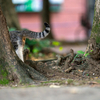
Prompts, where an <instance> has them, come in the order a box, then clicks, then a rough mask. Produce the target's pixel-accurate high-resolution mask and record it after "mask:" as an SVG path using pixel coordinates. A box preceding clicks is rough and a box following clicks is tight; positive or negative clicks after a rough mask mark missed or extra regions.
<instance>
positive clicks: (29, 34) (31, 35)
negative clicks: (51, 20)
mask: <svg viewBox="0 0 100 100" xmlns="http://www.w3.org/2000/svg"><path fill="white" fill-rule="evenodd" d="M44 25H45V30H44V31H42V32H33V31H29V30H23V31H22V33H23V36H24V37H26V38H30V39H34V38H35V39H42V38H45V37H46V36H47V35H48V34H49V33H50V26H49V25H48V24H47V23H44Z"/></svg>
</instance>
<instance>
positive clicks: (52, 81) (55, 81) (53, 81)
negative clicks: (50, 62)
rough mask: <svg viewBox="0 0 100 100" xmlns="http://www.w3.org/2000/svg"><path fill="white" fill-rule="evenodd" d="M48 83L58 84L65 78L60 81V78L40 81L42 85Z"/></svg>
mask: <svg viewBox="0 0 100 100" xmlns="http://www.w3.org/2000/svg"><path fill="white" fill-rule="evenodd" d="M48 83H60V84H63V83H65V80H64V81H62V80H51V81H45V82H41V84H42V85H44V84H48Z"/></svg>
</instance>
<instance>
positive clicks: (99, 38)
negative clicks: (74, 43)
mask: <svg viewBox="0 0 100 100" xmlns="http://www.w3.org/2000/svg"><path fill="white" fill-rule="evenodd" d="M90 38H95V40H96V42H97V43H100V0H96V1H95V12H94V20H93V27H92V34H91V37H90Z"/></svg>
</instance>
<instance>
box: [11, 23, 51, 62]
mask: <svg viewBox="0 0 100 100" xmlns="http://www.w3.org/2000/svg"><path fill="white" fill-rule="evenodd" d="M44 25H45V27H46V28H45V30H44V31H42V32H33V31H29V30H21V31H19V30H16V31H10V32H9V35H10V40H11V43H12V45H13V47H14V49H15V52H16V54H17V55H18V57H19V58H20V59H21V60H22V61H23V62H24V57H23V50H24V45H25V40H26V38H28V39H42V38H45V37H46V36H47V35H48V34H49V33H50V26H49V25H48V24H47V23H44Z"/></svg>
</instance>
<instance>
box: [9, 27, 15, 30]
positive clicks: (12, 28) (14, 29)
mask: <svg viewBox="0 0 100 100" xmlns="http://www.w3.org/2000/svg"><path fill="white" fill-rule="evenodd" d="M8 30H9V31H15V30H16V28H14V27H12V28H10V29H8Z"/></svg>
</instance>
